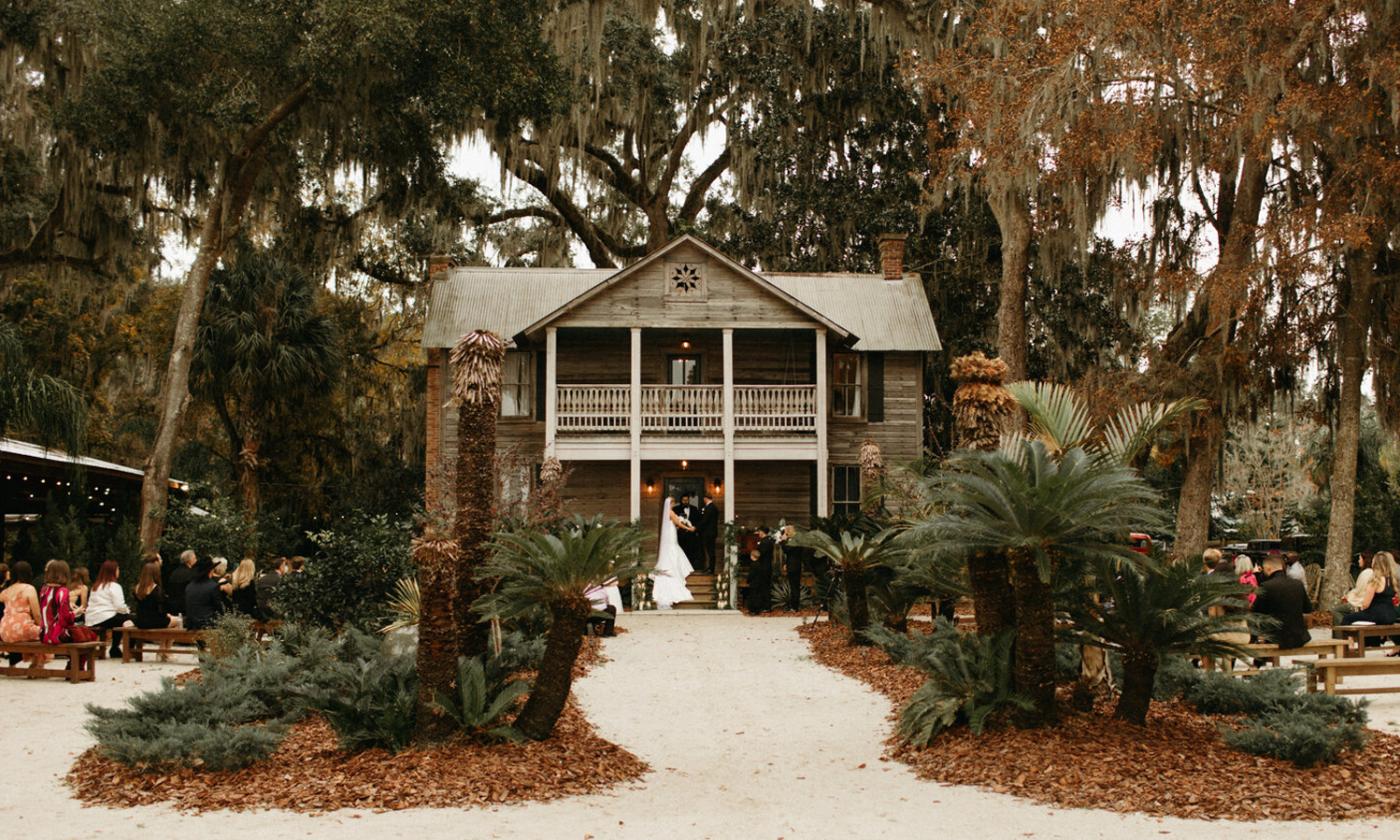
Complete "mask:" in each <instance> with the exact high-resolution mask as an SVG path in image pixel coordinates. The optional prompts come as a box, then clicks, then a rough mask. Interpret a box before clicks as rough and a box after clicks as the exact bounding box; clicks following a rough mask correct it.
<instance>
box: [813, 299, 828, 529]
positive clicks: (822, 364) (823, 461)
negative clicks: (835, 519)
mask: <svg viewBox="0 0 1400 840" xmlns="http://www.w3.org/2000/svg"><path fill="white" fill-rule="evenodd" d="M816 338H817V516H830V515H831V491H830V489H829V488H828V486H827V485H828V483H829V482H830V478H831V476H830V473H831V469H830V468H829V467H828V466H827V452H826V449H827V447H826V415H827V408H826V401H827V397H828V394H829V391H830V389H829V388H828V387H827V384H826V328H825V327H817V331H816Z"/></svg>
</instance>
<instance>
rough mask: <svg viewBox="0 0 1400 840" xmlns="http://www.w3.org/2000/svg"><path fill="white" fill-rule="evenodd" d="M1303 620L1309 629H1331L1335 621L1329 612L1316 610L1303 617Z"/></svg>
mask: <svg viewBox="0 0 1400 840" xmlns="http://www.w3.org/2000/svg"><path fill="white" fill-rule="evenodd" d="M1303 620H1304V621H1306V622H1307V625H1308V627H1309V628H1313V627H1331V626H1332V624H1333V623H1334V622H1335V621H1336V617H1335V616H1333V615H1332V611H1331V610H1318V611H1317V612H1310V613H1308V614H1307V615H1305V616H1303Z"/></svg>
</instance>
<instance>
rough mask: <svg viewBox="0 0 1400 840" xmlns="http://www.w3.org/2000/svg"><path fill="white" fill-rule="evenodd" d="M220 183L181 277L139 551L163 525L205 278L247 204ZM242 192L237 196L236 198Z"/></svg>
mask: <svg viewBox="0 0 1400 840" xmlns="http://www.w3.org/2000/svg"><path fill="white" fill-rule="evenodd" d="M225 173H226V174H225V177H224V178H223V180H221V181H220V182H219V187H218V189H217V190H216V191H215V192H214V197H213V199H212V200H211V201H210V203H209V210H208V212H207V213H206V214H205V219H204V230H203V233H202V234H201V235H200V238H199V251H198V252H197V253H196V255H195V259H194V264H193V265H192V266H190V273H189V274H188V275H187V276H186V277H185V291H184V294H183V295H182V296H181V297H180V309H179V312H178V313H177V314H176V316H175V338H174V340H173V341H172V342H171V347H170V361H169V362H168V363H167V364H166V368H165V378H164V379H163V380H162V381H161V386H160V396H159V398H158V399H157V406H158V407H157V409H156V422H157V425H156V437H155V440H154V441H153V442H152V444H151V454H150V457H149V458H147V459H146V464H145V469H144V475H143V476H142V479H141V552H142V553H143V554H148V553H151V552H154V551H155V550H156V546H157V544H158V543H159V542H160V535H161V533H162V532H163V531H164V530H165V509H166V504H167V502H168V501H169V496H170V462H171V460H172V459H173V458H174V456H175V439H176V437H177V436H178V435H179V432H180V423H181V421H182V420H183V419H184V417H185V409H186V408H187V407H188V406H189V397H190V365H191V364H192V363H193V361H194V343H195V337H196V335H197V333H198V331H199V319H200V316H201V314H202V313H203V312H204V299H205V297H207V296H208V294H209V278H210V277H211V276H212V275H213V273H214V268H215V267H216V266H217V265H218V264H219V259H220V258H221V257H222V256H223V254H224V249H225V248H227V247H228V242H229V239H230V237H231V234H232V231H233V229H235V228H237V226H238V224H239V222H240V221H241V220H242V217H243V208H244V207H245V206H246V205H247V201H248V195H247V191H246V190H230V189H229V187H228V184H229V177H230V176H229V175H228V174H227V173H228V171H227V169H226V170H225ZM240 195H241V198H240Z"/></svg>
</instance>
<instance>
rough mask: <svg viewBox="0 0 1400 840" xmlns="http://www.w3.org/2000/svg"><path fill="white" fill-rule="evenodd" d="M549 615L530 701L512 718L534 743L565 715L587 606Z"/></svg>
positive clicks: (541, 739) (559, 610) (585, 626)
mask: <svg viewBox="0 0 1400 840" xmlns="http://www.w3.org/2000/svg"><path fill="white" fill-rule="evenodd" d="M552 612H553V613H554V623H553V624H552V625H550V628H549V636H548V639H547V640H546V642H545V648H544V658H543V659H541V660H540V670H539V675H538V676H536V677H535V686H534V688H533V689H531V690H530V699H529V700H526V701H525V708H524V709H522V710H521V711H520V716H519V717H517V718H516V719H515V728H516V729H519V730H520V732H521V733H522V734H523V735H524V736H525V737H526V738H529V739H531V740H534V741H543V740H545V739H546V738H548V737H549V736H550V734H551V733H553V732H554V724H555V723H557V722H558V720H559V716H560V715H561V714H563V713H564V704H565V703H567V702H568V700H569V688H570V687H571V686H572V685H573V681H574V662H575V660H577V659H578V652H579V648H580V647H581V646H582V645H583V633H584V630H585V629H587V627H588V615H589V609H588V607H561V608H558V609H555V610H553V611H552Z"/></svg>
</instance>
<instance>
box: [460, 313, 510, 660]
mask: <svg viewBox="0 0 1400 840" xmlns="http://www.w3.org/2000/svg"><path fill="white" fill-rule="evenodd" d="M505 356H506V345H505V342H504V341H502V340H501V337H500V336H498V335H496V334H495V333H493V332H489V331H486V330H474V331H472V332H469V333H467V334H466V335H464V336H462V338H461V339H460V340H459V341H458V342H457V346H455V347H453V348H452V358H451V363H452V396H453V399H455V400H456V402H457V475H456V486H455V489H456V493H457V516H456V522H455V531H454V533H455V535H456V537H457V544H458V549H459V551H460V562H461V564H462V568H461V570H460V572H459V573H458V575H457V600H456V604H455V609H456V611H457V642H458V644H459V645H460V649H459V650H458V653H459V655H461V656H466V657H469V658H470V657H473V656H483V655H485V654H486V649H487V646H488V643H489V640H490V638H489V637H490V634H489V633H488V632H487V630H486V628H485V627H483V626H482V625H481V624H480V623H478V622H477V621H476V620H475V618H473V616H472V613H471V609H472V604H473V603H474V602H475V601H476V599H477V598H479V597H481V596H482V594H484V593H485V591H486V584H485V582H484V581H483V579H482V578H481V577H480V576H479V575H478V574H477V570H478V569H480V568H481V565H482V564H483V563H485V562H486V557H487V550H488V546H489V544H490V542H491V530H492V529H493V528H494V527H495V523H496V490H497V484H496V472H497V468H496V414H497V412H498V411H499V406H500V404H501V365H502V363H503V362H504V361H505Z"/></svg>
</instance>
